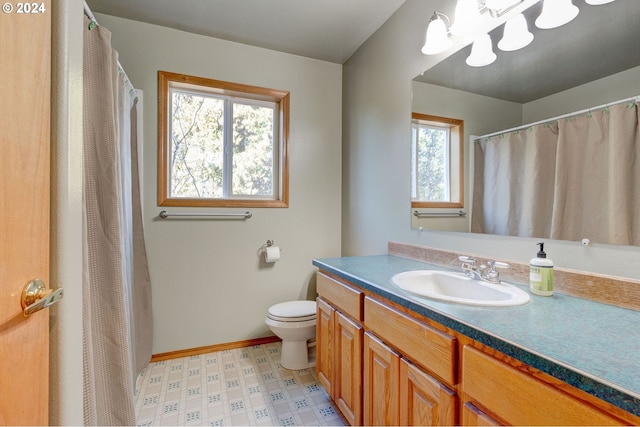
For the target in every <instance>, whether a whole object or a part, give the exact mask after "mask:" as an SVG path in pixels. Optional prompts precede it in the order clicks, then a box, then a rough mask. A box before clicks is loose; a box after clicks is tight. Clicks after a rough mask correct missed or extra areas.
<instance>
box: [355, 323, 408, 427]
mask: <svg viewBox="0 0 640 427" xmlns="http://www.w3.org/2000/svg"><path fill="white" fill-rule="evenodd" d="M363 358H364V384H363V386H362V388H363V394H364V404H363V407H364V408H363V411H364V425H366V426H397V425H398V424H399V414H398V413H399V396H398V394H399V391H400V355H399V354H398V353H396V352H395V351H393V350H391V349H390V348H389V347H387V346H386V345H385V344H384V343H383V342H382V341H380V340H378V339H377V338H376V337H374V336H373V335H371V334H370V333H369V332H366V333H365V334H364V356H363Z"/></svg>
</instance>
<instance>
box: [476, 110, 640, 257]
mask: <svg viewBox="0 0 640 427" xmlns="http://www.w3.org/2000/svg"><path fill="white" fill-rule="evenodd" d="M474 156H475V162H474V164H475V172H474V192H473V210H472V218H471V231H472V232H479V233H492V234H503V235H512V236H523V237H539V238H548V239H558V240H573V241H579V240H581V239H582V238H585V237H586V238H589V239H591V240H592V241H594V242H599V243H609V244H616V245H635V246H638V245H640V221H639V220H638V218H640V191H638V189H639V188H640V107H639V106H638V103H636V102H625V103H620V104H616V105H613V106H610V107H607V108H605V109H602V110H599V111H595V112H589V113H587V114H583V115H574V116H571V117H567V118H563V119H561V120H558V122H557V123H553V124H539V125H535V126H531V127H529V128H528V129H524V130H519V131H515V132H508V133H505V134H501V135H497V136H492V137H489V138H481V139H479V140H476V142H475V144H474Z"/></svg>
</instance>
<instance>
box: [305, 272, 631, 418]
mask: <svg viewBox="0 0 640 427" xmlns="http://www.w3.org/2000/svg"><path fill="white" fill-rule="evenodd" d="M317 290H318V294H319V298H318V321H317V325H318V326H317V328H318V329H317V340H316V342H317V353H316V355H317V367H316V371H317V374H318V379H319V380H320V382H321V383H322V384H323V386H324V387H325V388H326V390H327V391H328V392H329V394H330V396H331V397H332V398H333V400H334V401H335V402H336V405H337V406H338V408H339V409H340V411H341V412H342V414H343V415H344V416H345V418H347V420H348V421H349V423H350V424H351V425H460V424H462V425H476V426H491V425H625V424H631V425H640V418H639V417H636V416H634V415H632V414H630V413H629V412H626V411H624V410H622V409H620V408H618V407H615V406H613V405H612V404H609V403H607V402H605V401H603V400H600V399H598V398H596V397H594V396H592V395H590V394H588V393H586V392H584V391H582V390H579V389H577V388H574V387H572V386H570V385H569V384H566V383H564V382H562V381H560V380H558V379H556V378H553V377H551V376H549V375H547V374H545V373H543V372H540V371H538V370H536V369H534V368H532V367H530V366H528V365H526V364H525V363H522V362H520V361H518V360H516V359H513V358H511V357H509V356H507V355H505V354H503V353H500V352H498V351H497V350H495V349H492V348H490V347H487V346H485V345H483V344H481V343H479V342H477V341H474V340H473V339H471V338H469V337H468V336H465V335H463V334H461V333H459V332H457V331H453V330H451V329H448V328H446V327H444V326H442V325H441V324H439V323H436V322H434V321H433V320H431V319H427V318H425V317H423V316H421V315H419V314H416V313H414V312H413V311H411V310H408V309H406V308H405V307H403V306H401V305H399V304H395V303H393V302H390V301H388V300H386V299H384V298H382V297H381V296H379V295H377V294H376V293H374V292H372V291H370V290H364V289H362V288H360V287H358V286H356V285H352V284H351V283H348V282H346V281H343V280H342V279H338V278H337V277H335V278H334V277H330V276H329V275H326V274H324V273H323V272H319V273H318V276H317Z"/></svg>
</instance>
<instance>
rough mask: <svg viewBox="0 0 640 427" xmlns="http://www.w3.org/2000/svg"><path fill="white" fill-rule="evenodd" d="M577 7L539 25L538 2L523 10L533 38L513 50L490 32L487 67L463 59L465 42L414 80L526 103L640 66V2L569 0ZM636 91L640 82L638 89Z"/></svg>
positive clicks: (499, 30)
mask: <svg viewBox="0 0 640 427" xmlns="http://www.w3.org/2000/svg"><path fill="white" fill-rule="evenodd" d="M573 3H574V4H575V5H576V6H578V7H579V8H580V13H579V14H578V16H577V17H576V18H575V19H574V20H573V21H571V22H570V23H568V24H566V25H564V26H562V27H559V28H555V29H550V30H539V29H538V28H536V27H535V25H534V21H535V18H536V17H538V15H539V14H540V11H541V10H542V3H536V4H534V5H533V6H532V7H531V8H529V9H528V10H527V11H525V12H524V15H525V17H526V18H527V23H528V24H529V30H530V31H531V32H532V33H534V36H535V38H534V40H533V42H532V43H531V44H530V45H529V46H527V47H525V48H523V49H521V50H518V51H515V52H501V51H500V50H499V49H497V48H496V47H495V46H496V44H497V42H498V41H499V40H500V38H501V37H502V31H503V30H502V27H498V28H496V29H495V30H493V31H492V32H491V33H490V35H491V38H492V40H493V44H494V51H495V53H496V54H497V55H498V59H497V60H496V61H495V62H494V63H493V64H491V65H488V66H486V67H480V68H474V67H469V66H468V65H466V63H465V59H466V58H467V56H469V53H470V52H471V46H467V47H465V48H463V49H461V50H460V51H458V52H457V53H455V54H453V55H452V56H450V57H449V58H447V59H446V60H445V61H442V62H440V63H439V64H437V65H435V66H434V67H432V68H430V69H429V70H427V71H426V72H425V73H424V74H423V75H421V76H418V77H417V78H416V79H415V80H416V81H421V82H424V83H431V84H435V85H438V86H444V87H448V88H453V89H459V90H464V91H466V92H472V93H476V94H480V95H486V96H491V97H493V98H498V99H504V100H507V101H513V102H518V103H526V102H530V101H533V100H535V99H539V98H542V97H544V96H547V95H551V94H554V93H557V92H560V91H563V90H566V89H570V88H572V87H575V86H578V85H581V84H584V83H588V82H590V81H593V80H596V79H599V78H602V77H605V76H608V75H611V74H615V73H618V72H621V71H624V70H627V69H629V68H633V67H637V66H640V46H638V44H639V43H640V1H639V0H617V1H614V2H613V3H608V4H606V5H601V6H590V5H587V4H586V3H585V2H584V0H573ZM638 92H640V86H639V88H638Z"/></svg>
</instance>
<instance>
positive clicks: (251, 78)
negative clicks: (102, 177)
mask: <svg viewBox="0 0 640 427" xmlns="http://www.w3.org/2000/svg"><path fill="white" fill-rule="evenodd" d="M96 17H97V19H98V22H99V23H100V24H101V25H103V26H105V27H107V28H109V29H110V30H111V32H112V33H113V36H112V43H113V46H114V47H115V48H116V50H118V51H119V53H120V62H121V63H122V65H123V67H124V69H125V70H126V72H127V75H128V76H129V78H130V79H131V81H132V82H133V84H134V86H135V87H136V88H138V89H142V90H143V91H144V100H145V105H144V165H143V166H144V183H145V184H144V195H143V205H144V227H145V236H146V243H147V251H148V257H149V266H150V272H151V281H152V292H153V315H154V346H153V352H154V353H161V352H167V351H172V350H180V349H187V348H193V347H199V346H207V345H212V344H219V343H226V342H232V341H238V340H245V339H250V338H256V337H261V336H268V335H271V332H270V331H269V329H268V328H267V327H266V326H265V324H264V318H265V315H266V311H267V308H268V307H269V306H270V305H272V304H275V303H277V302H282V301H286V300H291V299H304V298H311V299H313V298H315V281H314V271H315V270H314V267H313V266H312V265H311V260H312V259H313V258H315V257H333V256H340V209H341V206H340V185H341V176H340V175H341V173H340V165H341V153H340V146H341V127H342V110H341V97H342V66H341V65H337V64H333V63H328V62H323V61H317V60H312V59H309V58H304V57H300V56H294V55H288V54H283V53H279V52H275V51H270V50H266V49H260V48H255V47H251V46H247V45H242V44H237V43H231V42H227V41H223V40H219V39H214V38H210V37H203V36H198V35H194V34H189V33H185V32H181V31H176V30H172V29H168V28H163V27H158V26H153V25H148V24H144V23H140V22H136V21H130V20H125V19H120V18H116V17H112V16H105V15H97V16H96ZM158 70H166V71H171V72H176V73H184V74H190V75H195V76H201V77H208V78H213V79H218V80H226V81H232V82H238V83H244V84H250V85H256V86H264V87H270V88H275V89H284V90H288V91H290V93H291V126H290V151H289V159H290V207H289V208H288V209H264V208H263V209H250V210H251V211H252V213H253V217H252V218H251V219H249V220H246V221H221V220H159V219H158V218H157V215H158V212H159V211H160V210H163V209H165V208H159V207H158V206H157V199H156V188H157V187H156V172H157V167H156V163H157V158H156V156H157V149H156V144H157V139H156V138H157V108H156V102H157V72H158ZM166 209H167V210H172V211H178V210H179V209H175V208H174V209H169V208H166ZM183 210H187V211H190V212H193V211H205V212H206V211H209V212H219V211H224V209H202V208H201V209H183ZM228 210H230V211H233V212H238V211H241V212H244V211H245V209H228ZM268 239H273V240H274V241H275V243H276V245H278V246H280V247H281V248H282V250H283V252H282V258H281V260H280V261H279V262H277V263H275V264H272V265H269V266H264V265H261V263H260V258H259V254H258V251H259V249H260V247H261V246H262V245H264V244H265V242H266V241H267V240H268Z"/></svg>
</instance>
